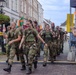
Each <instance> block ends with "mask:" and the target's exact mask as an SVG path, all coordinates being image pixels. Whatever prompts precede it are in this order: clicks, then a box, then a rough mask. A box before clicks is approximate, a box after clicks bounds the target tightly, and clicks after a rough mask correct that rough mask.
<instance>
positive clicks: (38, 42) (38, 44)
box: [33, 21, 41, 57]
mask: <svg viewBox="0 0 76 75" xmlns="http://www.w3.org/2000/svg"><path fill="white" fill-rule="evenodd" d="M33 26H34V28H35V29H36V30H37V31H38V33H40V28H39V26H38V23H37V21H33ZM36 43H37V47H38V51H37V55H38V56H39V57H40V43H41V42H40V40H39V39H37V38H36Z"/></svg>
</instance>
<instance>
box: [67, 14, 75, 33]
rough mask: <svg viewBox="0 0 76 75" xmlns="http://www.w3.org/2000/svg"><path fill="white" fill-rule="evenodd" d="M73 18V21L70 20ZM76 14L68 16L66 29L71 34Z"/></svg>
mask: <svg viewBox="0 0 76 75" xmlns="http://www.w3.org/2000/svg"><path fill="white" fill-rule="evenodd" d="M70 17H71V19H70ZM70 21H71V26H70ZM73 22H74V14H71V15H70V14H67V21H66V29H67V32H71V30H70V28H71V27H73V26H74V23H73Z"/></svg>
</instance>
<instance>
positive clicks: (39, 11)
mask: <svg viewBox="0 0 76 75" xmlns="http://www.w3.org/2000/svg"><path fill="white" fill-rule="evenodd" d="M43 11H44V10H43V8H42V5H41V4H40V3H39V2H38V13H39V14H38V18H39V25H43Z"/></svg>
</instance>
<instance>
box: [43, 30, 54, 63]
mask: <svg viewBox="0 0 76 75" xmlns="http://www.w3.org/2000/svg"><path fill="white" fill-rule="evenodd" d="M42 36H43V39H44V40H45V42H46V43H47V44H48V46H47V47H46V46H44V63H46V62H47V58H48V50H49V58H51V59H52V58H53V56H54V52H55V51H54V50H53V49H52V46H53V45H52V33H51V32H50V31H49V32H47V31H45V32H44V33H43V34H42Z"/></svg>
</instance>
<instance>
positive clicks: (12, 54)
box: [8, 46, 25, 65]
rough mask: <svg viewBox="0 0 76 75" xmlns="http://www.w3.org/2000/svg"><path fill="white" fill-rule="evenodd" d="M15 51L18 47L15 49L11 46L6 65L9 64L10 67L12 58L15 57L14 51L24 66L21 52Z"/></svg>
mask: <svg viewBox="0 0 76 75" xmlns="http://www.w3.org/2000/svg"><path fill="white" fill-rule="evenodd" d="M17 49H18V46H17V48H16V47H15V46H11V48H10V52H9V61H8V63H9V64H10V65H12V63H13V59H14V57H15V55H16V51H18V53H19V57H20V61H21V64H22V65H25V59H24V55H23V52H22V50H19V49H18V50H17Z"/></svg>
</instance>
